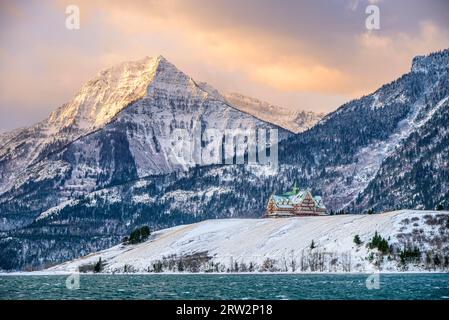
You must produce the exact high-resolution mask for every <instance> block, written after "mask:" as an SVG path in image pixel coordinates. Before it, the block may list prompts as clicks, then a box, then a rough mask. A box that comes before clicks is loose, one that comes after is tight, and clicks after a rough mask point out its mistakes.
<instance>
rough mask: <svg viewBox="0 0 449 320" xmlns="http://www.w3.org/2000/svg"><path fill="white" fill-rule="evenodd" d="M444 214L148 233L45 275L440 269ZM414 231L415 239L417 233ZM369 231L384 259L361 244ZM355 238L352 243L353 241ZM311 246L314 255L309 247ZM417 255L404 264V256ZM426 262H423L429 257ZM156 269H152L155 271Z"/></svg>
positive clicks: (231, 223) (446, 232) (211, 223)
mask: <svg viewBox="0 0 449 320" xmlns="http://www.w3.org/2000/svg"><path fill="white" fill-rule="evenodd" d="M448 219H449V212H438V211H413V210H403V211H395V212H388V213H384V214H377V215H340V216H328V217H298V218H284V219H221V220H207V221H203V222H200V223H196V224H190V225H182V226H177V227H174V228H170V229H164V230H160V231H157V232H155V233H154V234H153V235H152V236H151V237H150V239H149V240H148V241H146V242H144V243H142V244H138V245H118V246H116V247H113V248H110V249H107V250H104V251H101V252H98V253H96V254H92V255H88V256H86V257H83V258H80V259H77V260H74V261H71V262H67V263H63V264H61V265H58V266H55V267H52V268H50V269H48V271H50V272H76V271H78V270H89V266H91V268H90V270H91V269H92V266H93V265H94V264H95V263H97V262H98V260H99V258H100V257H101V260H102V262H103V263H104V270H103V272H106V273H111V272H161V271H165V272H182V271H184V272H201V271H202V272H204V271H214V272H229V271H234V272H239V271H240V272H242V271H244V272H245V271H246V272H248V271H250V272H251V271H256V272H257V271H262V272H263V271H284V272H313V271H318V272H376V271H383V272H392V271H393V272H396V271H412V270H413V271H425V270H428V271H431V270H432V271H435V270H440V271H443V270H447V268H449V265H447V264H445V263H441V264H438V263H436V264H435V263H434V261H437V258H435V257H437V256H438V259H440V260H439V261H443V259H444V258H443V257H445V256H447V254H448V253H449V246H448V243H447V242H445V241H444V239H447V237H448V236H449V229H448V228H446V227H445V224H446V222H447V220H448ZM417 231H418V232H417ZM375 232H377V233H378V234H379V235H380V236H381V237H382V238H384V239H386V240H387V242H388V244H389V246H390V249H392V250H391V251H390V252H389V253H384V254H382V253H381V252H380V251H379V250H378V249H377V248H370V247H369V243H370V242H371V240H372V239H373V237H374V234H375ZM356 235H358V236H359V239H360V241H361V243H360V244H356V243H355V242H354V237H355V236H356ZM312 242H313V243H314V246H315V247H314V248H311V244H312ZM415 249H418V250H419V255H418V256H416V257H414V258H413V259H410V260H407V259H404V257H403V256H401V254H403V252H404V251H405V250H411V252H413V250H415ZM429 255H430V261H429V258H426V257H429ZM158 266H159V267H158Z"/></svg>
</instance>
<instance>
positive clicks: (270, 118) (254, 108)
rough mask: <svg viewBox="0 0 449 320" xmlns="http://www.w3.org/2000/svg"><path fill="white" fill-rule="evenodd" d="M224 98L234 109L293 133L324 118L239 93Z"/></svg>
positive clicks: (322, 115)
mask: <svg viewBox="0 0 449 320" xmlns="http://www.w3.org/2000/svg"><path fill="white" fill-rule="evenodd" d="M225 98H226V100H227V101H228V102H229V103H230V104H231V105H232V106H234V107H235V108H237V109H239V110H241V111H243V112H246V113H249V114H251V115H253V116H255V117H257V118H259V119H261V120H264V121H267V122H270V123H274V124H277V125H278V126H280V127H282V128H285V129H287V130H289V131H292V132H294V133H299V132H303V131H306V130H308V129H310V128H312V127H313V126H314V125H315V124H316V123H318V121H320V120H321V118H323V117H324V114H322V113H315V112H312V111H303V110H290V109H288V108H285V107H280V106H275V105H272V104H271V103H268V102H266V101H261V100H259V99H257V98H252V97H248V96H245V95H243V94H240V93H228V94H226V95H225Z"/></svg>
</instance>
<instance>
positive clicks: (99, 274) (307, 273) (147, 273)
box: [0, 271, 449, 277]
mask: <svg viewBox="0 0 449 320" xmlns="http://www.w3.org/2000/svg"><path fill="white" fill-rule="evenodd" d="M73 274H79V275H80V276H84V275H86V276H124V275H128V276H133V275H136V276H143V275H145V276H158V275H173V276H179V275H185V276H194V275H210V276H224V275H309V276H310V275H334V276H338V275H372V274H382V275H388V274H392V275H400V274H407V275H413V274H447V275H449V271H447V272H444V271H371V272H370V271H366V272H159V273H156V272H134V273H87V272H86V273H80V272H68V271H61V272H46V271H30V272H27V271H25V272H6V273H0V277H5V276H69V275H73Z"/></svg>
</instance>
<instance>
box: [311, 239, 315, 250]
mask: <svg viewBox="0 0 449 320" xmlns="http://www.w3.org/2000/svg"><path fill="white" fill-rule="evenodd" d="M315 248H316V246H315V241H313V240H312V243H311V244H310V250H313V249H315Z"/></svg>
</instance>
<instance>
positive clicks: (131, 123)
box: [0, 57, 290, 230]
mask: <svg viewBox="0 0 449 320" xmlns="http://www.w3.org/2000/svg"><path fill="white" fill-rule="evenodd" d="M258 128H261V129H267V130H268V129H278V128H277V127H276V126H274V125H272V124H269V123H266V122H263V121H261V120H259V119H257V118H255V117H253V116H251V115H248V114H245V113H242V112H240V111H238V110H237V109H235V108H233V107H231V106H229V105H228V104H227V103H226V101H225V99H224V98H223V97H222V96H221V95H220V94H219V93H218V91H217V90H215V89H214V88H212V87H211V86H209V85H207V84H204V83H200V84H198V83H197V82H195V81H194V80H193V79H192V78H190V77H189V76H188V75H186V74H184V73H183V72H182V71H180V70H178V69H177V68H176V67H175V66H174V65H173V64H171V63H169V62H168V61H167V60H165V59H164V58H163V57H157V58H148V57H147V58H144V59H142V60H140V61H136V62H127V63H122V64H120V65H118V66H116V67H113V68H110V69H107V70H105V71H102V72H100V73H99V74H98V75H97V76H96V77H95V78H94V79H93V80H91V81H88V82H87V83H86V84H85V85H84V86H83V88H82V89H81V91H80V92H79V93H78V94H77V95H76V96H75V98H74V99H73V100H72V101H71V102H70V103H68V104H65V105H63V106H62V107H61V108H59V109H58V110H57V111H55V112H53V113H52V114H51V115H50V117H49V118H48V119H47V120H44V121H43V122H41V123H39V124H37V125H35V126H33V127H30V128H25V129H23V130H17V131H15V132H13V133H11V134H4V135H2V136H1V138H2V142H4V145H2V146H1V149H0V173H1V174H0V205H1V204H4V205H5V206H8V209H4V210H3V212H2V214H4V215H5V216H8V217H9V219H7V220H8V221H9V223H5V224H3V226H0V230H1V229H7V228H11V227H17V226H21V225H22V224H21V223H18V222H13V220H15V219H19V220H20V216H19V215H15V216H14V217H11V215H8V212H11V211H15V209H14V208H13V205H12V203H13V202H11V200H12V199H14V203H15V204H16V205H25V206H28V210H31V211H32V212H34V213H33V214H36V213H37V212H39V211H40V212H42V211H46V210H47V209H49V208H50V207H51V206H56V205H58V204H59V203H60V202H62V201H67V200H70V199H71V198H72V197H75V196H76V197H78V196H83V195H86V194H87V193H89V192H92V191H94V190H96V189H98V188H103V187H105V186H107V185H109V184H117V183H123V182H126V181H130V180H135V179H137V178H141V177H144V176H148V175H154V174H167V173H170V172H173V171H182V170H187V169H189V168H190V167H192V166H195V165H196V163H179V161H178V159H176V158H175V157H173V155H172V149H173V147H172V143H173V137H172V135H173V132H174V130H175V129H184V130H185V131H186V132H187V135H188V136H194V134H195V133H196V130H199V133H200V134H202V133H204V132H205V130H207V129H216V130H218V131H219V132H221V133H224V132H225V130H227V129H244V130H256V129H258ZM289 134H290V133H288V132H287V131H285V130H282V129H280V130H279V138H280V139H283V138H285V137H287V136H288V135H289ZM206 146H207V144H206ZM240 153H241V152H240V151H239V154H240ZM30 194H34V195H33V200H32V201H29V200H26V199H29V198H30ZM36 198H38V200H37V199H36ZM8 202H10V203H9V204H8ZM28 222H29V220H28V219H27V220H26V222H23V224H25V223H28Z"/></svg>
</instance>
